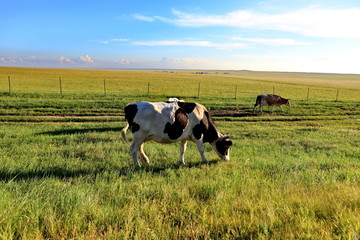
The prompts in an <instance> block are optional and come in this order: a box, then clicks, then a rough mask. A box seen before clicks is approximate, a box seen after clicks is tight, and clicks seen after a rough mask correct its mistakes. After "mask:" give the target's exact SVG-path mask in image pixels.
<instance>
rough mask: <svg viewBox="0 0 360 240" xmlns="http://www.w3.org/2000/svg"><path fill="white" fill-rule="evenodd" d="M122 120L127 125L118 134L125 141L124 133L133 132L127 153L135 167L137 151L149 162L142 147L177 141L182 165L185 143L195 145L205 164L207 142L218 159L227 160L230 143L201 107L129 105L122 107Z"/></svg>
mask: <svg viewBox="0 0 360 240" xmlns="http://www.w3.org/2000/svg"><path fill="white" fill-rule="evenodd" d="M172 100H174V99H172ZM125 118H126V120H127V122H128V124H127V126H126V127H124V128H123V129H122V130H121V135H122V137H123V139H124V140H125V141H127V142H128V140H127V137H126V131H127V129H128V128H129V129H130V130H131V132H132V135H133V142H132V144H131V146H130V152H131V155H132V159H133V161H134V164H135V165H139V162H138V157H137V152H139V153H140V156H141V158H142V160H143V161H144V162H145V163H147V164H148V163H149V158H148V157H147V156H146V155H145V153H144V151H143V145H144V143H145V142H147V141H151V140H153V141H155V142H158V143H173V142H177V141H180V142H181V144H180V159H179V161H180V163H181V164H185V162H184V152H185V150H186V145H187V141H188V140H190V141H193V142H195V143H196V145H197V148H198V150H199V152H200V155H201V159H202V161H203V162H204V163H207V162H208V161H207V160H206V158H205V155H204V143H206V142H208V143H210V145H211V146H212V148H213V149H214V150H215V152H216V153H217V154H218V155H219V156H220V158H222V159H224V160H229V159H230V155H229V148H230V146H231V145H232V141H230V140H229V137H228V136H224V135H223V134H221V133H220V132H219V131H218V129H217V127H216V126H215V124H214V122H213V120H212V119H211V117H210V115H209V112H208V111H207V109H206V108H205V107H204V106H202V105H201V104H198V103H187V102H184V101H176V100H175V101H171V102H137V103H130V104H128V105H127V106H126V107H125Z"/></svg>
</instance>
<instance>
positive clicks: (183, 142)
mask: <svg viewBox="0 0 360 240" xmlns="http://www.w3.org/2000/svg"><path fill="white" fill-rule="evenodd" d="M186 146H187V141H186V140H183V141H181V143H180V158H179V162H180V164H185V161H184V153H185V151H186Z"/></svg>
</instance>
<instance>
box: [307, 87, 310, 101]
mask: <svg viewBox="0 0 360 240" xmlns="http://www.w3.org/2000/svg"><path fill="white" fill-rule="evenodd" d="M309 93H310V88H308V90H307V95H306V101H309Z"/></svg>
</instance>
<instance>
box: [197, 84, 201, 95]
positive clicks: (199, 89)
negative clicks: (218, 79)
mask: <svg viewBox="0 0 360 240" xmlns="http://www.w3.org/2000/svg"><path fill="white" fill-rule="evenodd" d="M200 85H201V83H199V86H198V98H200Z"/></svg>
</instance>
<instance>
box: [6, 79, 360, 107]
mask: <svg viewBox="0 0 360 240" xmlns="http://www.w3.org/2000/svg"><path fill="white" fill-rule="evenodd" d="M110 81H112V82H114V81H116V80H114V79H111V80H110ZM121 81H122V83H123V84H122V88H124V89H125V90H122V91H119V89H118V88H119V87H117V89H112V90H111V88H109V85H110V84H108V81H107V80H106V79H103V80H102V81H97V84H94V82H92V83H91V84H90V85H92V87H90V89H89V87H88V89H86V88H84V86H83V85H88V84H89V82H87V83H86V84H85V83H83V85H82V84H80V86H76V87H73V88H77V89H76V90H74V89H71V87H69V86H68V87H67V88H64V82H67V83H74V81H73V80H72V81H66V80H65V79H63V78H62V77H59V81H58V84H54V85H57V86H54V85H52V87H46V90H44V92H42V93H54V92H58V93H59V94H60V95H61V96H63V95H64V94H65V93H69V94H70V93H75V92H80V93H83V94H86V93H98V94H103V95H104V96H107V95H108V93H109V92H112V93H114V94H119V92H121V93H126V95H129V93H130V92H133V94H130V95H141V96H148V97H155V96H162V95H167V96H178V97H197V98H201V97H209V96H214V94H216V97H223V98H233V99H239V96H244V95H247V96H248V97H249V96H253V97H254V96H256V95H257V94H269V93H273V94H278V95H282V94H284V95H286V97H288V98H292V97H294V96H295V99H297V100H299V99H300V100H306V101H309V100H313V99H316V100H318V99H324V100H329V101H339V100H360V97H358V94H359V93H360V90H357V89H336V88H327V87H324V88H321V87H308V86H301V85H291V84H286V83H279V84H278V85H275V84H271V83H266V84H265V85H267V87H266V89H265V87H262V88H256V87H255V88H254V90H251V91H249V90H248V88H249V86H250V85H255V84H236V85H231V84H221V85H216V84H211V83H207V82H198V83H197V82H194V83H191V84H186V85H181V84H180V85H181V87H182V88H181V89H177V90H175V91H174V90H169V89H168V88H169V87H172V88H174V86H175V88H176V85H177V83H170V84H172V85H174V86H169V83H168V82H153V81H152V82H133V81H128V82H126V81H123V80H121ZM124 83H125V84H126V83H128V84H129V85H132V86H124ZM118 84H119V83H118ZM167 84H168V85H167ZM2 85H4V84H2ZM189 85H192V86H189ZM244 85H247V86H246V90H244V88H243V90H241V86H243V87H244ZM284 85H285V87H284ZM293 86H295V87H293ZM0 87H1V84H0ZM252 87H253V86H252ZM2 88H3V89H0V91H2V92H9V93H13V92H23V93H25V92H26V93H29V92H41V90H39V89H36V88H34V87H33V88H31V90H30V88H27V86H25V88H26V90H27V91H22V90H21V89H20V87H18V88H19V89H15V87H14V84H13V80H12V78H11V76H8V77H7V89H6V87H5V88H4V86H3V87H2ZM22 88H24V86H23V87H22ZM56 88H57V89H58V90H55V89H56ZM114 88H115V87H114ZM49 89H51V90H49ZM129 89H132V90H129ZM250 89H251V88H250ZM296 89H297V90H298V91H296ZM189 92H191V93H190V94H189ZM294 92H296V94H295V95H294V94H293V93H294ZM299 92H301V94H300V95H302V97H299ZM321 92H322V93H321ZM349 92H352V93H353V94H351V95H354V97H351V96H350V98H349V96H347V98H345V97H344V96H343V95H342V93H344V94H346V93H349Z"/></svg>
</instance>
